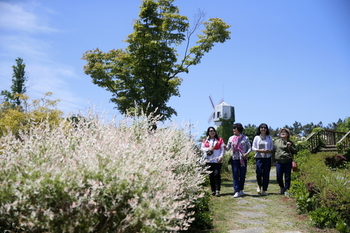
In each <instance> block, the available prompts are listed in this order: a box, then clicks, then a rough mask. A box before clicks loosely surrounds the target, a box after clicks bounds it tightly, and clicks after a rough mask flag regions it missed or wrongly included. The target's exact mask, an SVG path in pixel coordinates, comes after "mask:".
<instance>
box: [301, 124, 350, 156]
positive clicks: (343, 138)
mask: <svg viewBox="0 0 350 233" xmlns="http://www.w3.org/2000/svg"><path fill="white" fill-rule="evenodd" d="M306 141H308V142H309V143H310V148H309V149H310V151H311V152H317V151H319V150H320V149H321V148H324V147H333V148H334V150H335V149H336V145H337V144H339V143H341V145H342V147H343V148H347V147H349V146H350V131H349V132H347V133H345V132H337V131H333V130H327V129H324V130H320V131H318V132H313V133H311V134H310V135H309V136H308V137H307V138H306Z"/></svg>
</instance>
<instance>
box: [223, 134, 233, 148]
mask: <svg viewBox="0 0 350 233" xmlns="http://www.w3.org/2000/svg"><path fill="white" fill-rule="evenodd" d="M231 145H232V136H231V137H230V138H229V139H228V142H227V145H225V146H224V149H225V150H227V151H228V150H230V149H231Z"/></svg>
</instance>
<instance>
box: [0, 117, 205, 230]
mask: <svg viewBox="0 0 350 233" xmlns="http://www.w3.org/2000/svg"><path fill="white" fill-rule="evenodd" d="M152 120H154V121H157V119H155V118H152V119H151V117H145V116H144V117H139V118H134V117H126V118H124V119H123V120H122V121H120V123H118V124H116V123H115V122H114V120H111V121H109V122H107V123H106V122H103V120H98V117H92V114H91V115H88V116H87V117H85V118H84V120H80V121H79V122H76V124H75V125H74V127H72V126H70V125H68V124H67V122H62V123H61V124H60V125H58V126H55V127H52V126H50V125H49V124H48V122H42V123H41V124H39V125H35V126H32V127H30V131H29V132H22V133H20V134H19V139H16V137H15V136H14V135H11V134H8V135H6V136H4V137H2V138H1V145H0V167H1V169H0V187H1V188H0V230H1V231H5V230H11V231H14V232H176V231H180V230H186V229H187V228H188V227H189V225H190V223H191V222H192V221H193V220H194V219H193V214H194V213H193V212H191V211H189V210H191V209H192V208H193V204H192V203H194V202H195V201H196V200H197V199H199V198H201V197H202V196H203V194H204V192H203V187H202V186H201V184H202V183H203V181H204V176H205V171H204V170H203V167H201V166H200V165H199V164H197V163H196V161H197V160H198V156H197V155H196V152H195V149H194V142H193V141H192V140H190V139H189V137H188V135H187V134H186V133H185V132H184V131H183V130H181V129H178V128H177V127H176V126H171V125H170V126H167V127H165V126H164V127H161V128H158V129H157V130H156V131H150V130H149V125H150V122H151V121H152Z"/></svg>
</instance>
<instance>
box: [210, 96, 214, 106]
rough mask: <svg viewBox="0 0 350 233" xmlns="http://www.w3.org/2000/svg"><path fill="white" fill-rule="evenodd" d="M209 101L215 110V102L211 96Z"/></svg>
mask: <svg viewBox="0 0 350 233" xmlns="http://www.w3.org/2000/svg"><path fill="white" fill-rule="evenodd" d="M209 100H210V102H211V105H212V106H213V109H215V105H214V102H213V99H212V98H211V96H209Z"/></svg>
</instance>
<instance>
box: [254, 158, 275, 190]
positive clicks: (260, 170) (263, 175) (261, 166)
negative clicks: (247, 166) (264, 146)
mask: <svg viewBox="0 0 350 233" xmlns="http://www.w3.org/2000/svg"><path fill="white" fill-rule="evenodd" d="M255 164H256V165H255V172H256V180H257V181H258V186H259V187H262V191H267V187H268V186H269V183H270V170H271V158H256V159H255Z"/></svg>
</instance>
